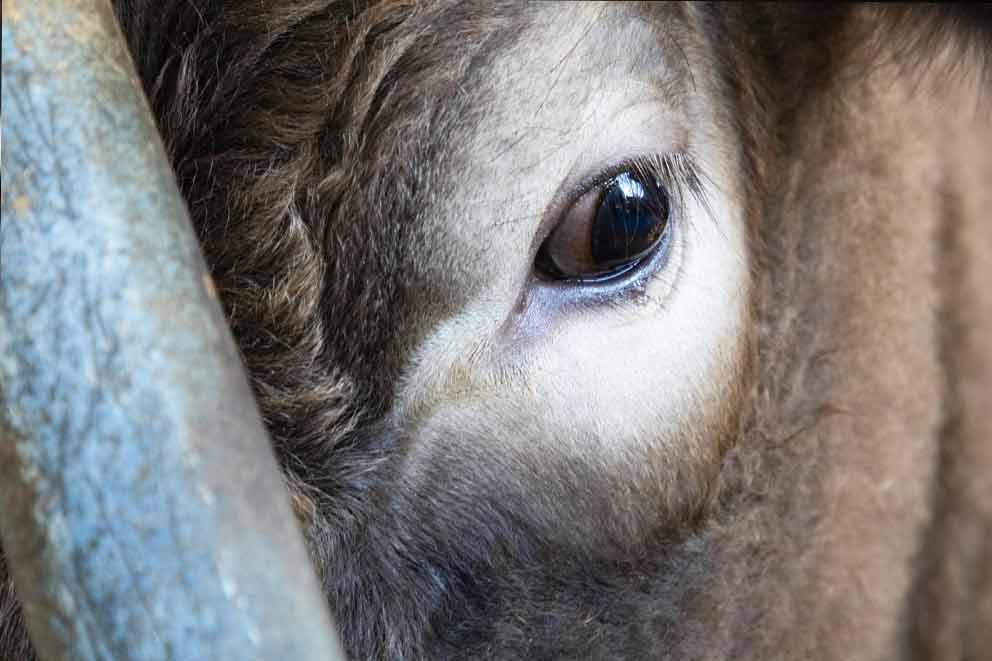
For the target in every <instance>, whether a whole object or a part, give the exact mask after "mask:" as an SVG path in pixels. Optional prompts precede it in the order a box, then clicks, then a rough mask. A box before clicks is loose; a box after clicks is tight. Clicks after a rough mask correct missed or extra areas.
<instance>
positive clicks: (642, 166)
mask: <svg viewBox="0 0 992 661" xmlns="http://www.w3.org/2000/svg"><path fill="white" fill-rule="evenodd" d="M624 172H630V173H633V174H636V175H638V176H639V177H642V178H644V179H654V180H655V181H657V182H658V183H659V184H661V186H662V187H663V188H664V190H665V191H666V192H667V193H668V194H669V195H670V198H671V200H672V202H673V210H674V211H675V215H676V216H678V217H683V216H684V215H685V213H684V211H685V209H686V207H687V204H686V202H687V199H686V197H685V195H686V194H687V193H688V194H690V195H692V197H693V198H695V199H696V201H697V202H698V203H699V204H700V205H701V206H703V208H704V209H706V210H708V209H709V204H708V202H707V198H706V191H705V189H704V188H703V184H702V182H703V176H702V173H701V171H700V170H699V167H698V166H697V165H696V163H695V161H694V160H693V158H692V157H691V156H690V155H689V154H686V153H684V152H671V153H668V154H649V155H643V156H634V157H632V158H628V159H626V160H623V161H620V162H619V163H617V164H616V165H613V166H611V167H609V168H607V169H606V170H604V171H602V172H599V173H597V174H596V175H595V176H594V177H592V178H590V179H587V180H585V181H582V182H580V183H579V184H578V185H576V186H575V187H574V188H573V189H572V190H571V191H570V194H569V195H568V199H569V200H572V201H573V204H574V201H575V200H578V199H580V198H581V197H582V196H583V195H585V194H586V193H588V192H590V191H592V190H593V189H596V188H599V187H601V186H603V185H604V184H606V183H607V182H609V181H611V180H612V179H614V178H615V177H617V176H618V175H620V174H622V173H624Z"/></svg>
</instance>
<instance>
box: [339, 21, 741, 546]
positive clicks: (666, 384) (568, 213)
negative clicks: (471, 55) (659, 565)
mask: <svg viewBox="0 0 992 661" xmlns="http://www.w3.org/2000/svg"><path fill="white" fill-rule="evenodd" d="M529 12H530V14H531V15H530V16H529V17H528V18H529V20H527V21H526V23H524V25H523V27H521V29H520V32H519V34H517V35H515V36H514V39H513V40H512V41H508V42H507V43H506V44H505V47H504V48H503V49H501V50H499V51H498V52H495V53H490V54H487V55H488V57H487V60H486V61H485V62H484V63H482V64H479V65H477V66H476V67H474V68H471V69H470V70H469V71H468V72H466V73H465V80H464V81H463V82H462V85H461V86H460V88H459V93H460V94H463V95H464V97H465V100H464V103H465V104H466V106H467V107H468V108H470V109H471V111H469V112H466V113H465V114H464V115H462V116H460V117H455V118H452V120H451V121H450V123H449V124H447V125H446V126H445V128H446V132H445V134H444V135H443V136H436V137H435V139H436V140H437V141H438V142H439V143H440V145H441V147H440V150H439V151H438V152H437V153H436V154H435V155H433V159H432V160H430V161H428V162H426V163H424V164H423V165H422V166H419V167H423V168H424V169H425V170H429V171H430V172H431V175H430V178H429V184H427V185H429V186H430V187H431V190H432V194H431V195H430V196H427V197H426V199H425V204H424V205H423V206H422V207H420V208H418V210H417V213H416V215H415V216H414V217H412V218H402V217H390V218H383V219H382V221H381V222H390V223H411V224H414V225H415V226H416V227H417V230H416V232H414V233H413V237H412V238H411V240H410V242H409V243H408V244H407V245H406V246H405V250H406V255H405V256H406V257H407V258H408V259H410V260H411V262H414V264H412V265H411V270H413V271H416V272H417V273H418V274H419V278H418V291H417V292H416V294H417V296H418V298H419V300H420V305H421V311H422V312H421V316H420V318H419V319H418V323H419V324H420V325H421V327H423V328H424V332H423V334H422V335H421V336H419V337H418V338H417V339H416V342H413V343H410V344H409V345H408V347H407V351H406V353H405V354H404V356H403V360H402V367H401V369H400V370H399V374H398V378H397V379H396V380H395V381H393V382H392V383H391V384H390V386H391V387H392V398H393V407H392V409H391V411H390V413H389V421H390V424H391V426H390V429H391V430H392V432H391V433H395V434H398V435H399V436H400V437H402V443H403V444H404V446H405V451H406V453H407V459H406V461H405V463H404V466H403V478H404V489H405V490H407V491H408V492H411V493H417V492H419V491H420V490H423V491H424V492H425V495H431V496H434V497H437V498H439V499H440V501H439V505H440V502H445V501H446V498H445V496H444V495H443V494H444V493H445V491H446V489H447V488H448V486H450V487H451V492H452V493H457V494H459V497H460V498H464V495H465V492H466V491H469V492H471V493H472V494H473V496H472V500H474V499H475V498H482V499H488V498H489V497H490V496H497V497H499V498H511V497H512V499H513V501H514V502H516V503H528V504H526V505H521V506H520V507H521V509H522V510H529V509H535V510H539V511H540V514H537V513H535V515H534V518H535V522H540V523H539V524H538V525H539V526H540V527H542V528H550V529H549V530H546V533H547V534H548V535H559V534H561V532H560V530H561V526H560V525H559V523H558V522H559V521H561V520H568V521H570V522H571V526H572V527H573V530H572V531H571V532H572V533H574V534H576V536H577V537H579V538H584V539H585V540H587V541H588V543H590V544H596V543H600V544H602V543H604V542H605V541H607V540H609V542H610V543H612V544H616V545H630V544H636V543H637V542H638V541H639V538H641V537H642V536H643V535H644V534H645V532H646V530H653V529H654V528H655V527H657V525H658V524H659V522H660V521H663V520H664V519H665V518H666V517H668V516H674V515H678V516H682V515H684V514H685V513H686V508H694V507H698V506H699V505H700V504H701V501H702V499H703V498H704V497H705V495H706V494H707V493H708V487H709V484H710V482H711V481H712V479H713V477H714V476H715V474H716V472H717V470H718V467H719V456H720V453H721V447H724V446H725V445H726V443H727V442H728V440H729V439H730V438H731V436H732V434H733V433H734V432H735V422H736V420H737V414H738V412H739V410H740V408H741V401H740V392H741V387H740V386H741V379H742V372H743V365H744V363H745V360H744V357H745V352H746V350H747V347H748V344H747V342H746V337H747V328H748V323H747V321H748V319H747V313H748V307H749V306H748V301H749V292H750V288H749V277H748V257H747V251H748V247H747V242H746V240H745V236H746V231H745V219H744V200H743V198H744V196H745V195H746V194H747V191H748V190H749V187H748V185H747V183H746V182H744V181H742V178H743V176H744V175H743V173H742V167H741V164H740V162H739V159H740V157H739V146H738V139H737V137H736V136H735V135H734V132H733V123H732V122H731V121H730V119H729V118H728V116H727V115H728V113H727V111H726V110H725V108H726V106H727V101H726V99H725V98H724V97H722V96H721V90H720V89H719V87H718V85H717V83H716V82H715V81H714V80H713V76H712V75H711V71H712V69H713V67H714V66H715V64H714V62H713V56H712V54H711V53H708V52H707V50H706V47H705V45H703V44H701V43H700V42H701V41H702V39H701V37H700V36H699V35H698V33H697V32H695V31H694V30H698V27H699V26H693V25H692V23H693V20H694V19H693V17H691V16H688V15H686V14H683V13H682V12H680V11H678V10H677V9H675V8H671V7H669V8H664V9H662V10H661V11H660V12H659V11H657V10H656V11H655V12H653V13H646V12H645V11H644V10H643V8H639V7H636V6H628V5H595V4H589V5H586V4H579V5H571V6H564V7H562V6H538V7H533V8H531V9H530V10H529ZM418 92H419V90H417V88H416V86H415V82H414V81H409V82H407V81H402V80H401V81H398V82H397V91H396V92H395V94H396V95H397V96H402V95H404V94H416V93H418ZM449 102H450V101H449V100H447V99H429V100H424V101H423V102H422V103H420V104H419V105H412V106H411V108H412V109H411V113H410V115H409V117H412V118H413V120H411V121H410V124H411V125H413V126H416V127H417V128H418V129H419V128H420V127H422V126H424V125H426V122H425V121H424V120H423V117H422V116H423V115H428V116H430V114H431V113H435V112H438V108H442V109H443V108H444V106H445V104H447V103H449ZM407 117H408V116H407V115H400V116H398V117H397V118H396V121H397V122H399V121H403V120H405V119H406V118H407ZM387 136H389V134H388V133H385V132H384V135H383V139H391V136H389V137H388V138H387ZM417 138H418V136H416V135H413V136H411V139H417ZM403 167H405V168H416V167H418V163H416V162H410V163H406V164H404V166H403ZM345 217H346V216H345ZM330 231H332V232H333V229H331V230H330ZM401 277H402V276H401ZM383 323H387V324H388V323H389V318H388V312H387V313H386V315H385V316H384V317H383ZM618 494H624V495H623V496H622V497H619V498H618V497H617V496H618ZM457 506H458V504H457V503H455V502H452V503H446V504H445V505H443V506H442V507H444V508H445V509H447V508H449V507H457ZM519 514H520V512H518V515H519Z"/></svg>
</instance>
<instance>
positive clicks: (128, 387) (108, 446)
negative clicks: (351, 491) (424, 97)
mask: <svg viewBox="0 0 992 661" xmlns="http://www.w3.org/2000/svg"><path fill="white" fill-rule="evenodd" d="M2 87H3V97H2V98H3V108H2V110H3V113H2V136H3V137H2V181H3V192H2V198H3V201H2V206H3V222H2V231H0V260H2V261H0V388H2V409H0V411H2V413H0V434H2V436H0V534H2V540H3V548H4V550H5V551H6V553H7V554H8V560H9V562H10V565H11V567H12V571H13V574H14V577H15V581H16V587H17V590H18V592H19V595H20V597H21V599H22V600H23V603H24V606H25V612H26V617H27V621H28V627H29V630H30V632H31V636H32V640H33V642H34V644H35V646H36V648H37V650H38V652H39V653H40V655H41V657H42V658H46V659H60V658H74V659H143V660H151V659H182V660H184V661H186V660H190V659H209V660H211V661H214V660H216V659H238V660H239V661H242V660H248V659H267V660H268V659H275V660H277V661H284V660H285V661H289V660H292V661H302V660H306V659H324V660H326V659H336V658H340V657H339V649H338V643H337V640H336V638H335V635H334V632H333V628H332V626H331V621H330V618H329V616H328V612H327V608H326V605H325V602H324V599H323V597H322V595H321V593H320V591H319V589H318V585H317V582H316V578H315V577H314V575H313V572H312V569H311V566H310V564H309V562H308V559H307V556H306V552H305V549H304V545H303V540H302V537H301V535H300V533H299V531H298V529H297V527H296V524H295V522H294V518H293V515H292V513H291V511H290V507H289V503H288V498H287V496H286V493H285V489H284V487H283V484H282V482H281V479H280V476H279V472H278V469H277V466H276V463H275V461H274V458H273V455H272V452H271V449H270V447H269V444H268V440H267V436H266V434H265V432H264V429H263V427H262V424H261V421H260V419H259V415H258V413H257V410H256V407H255V404H254V400H253V398H252V395H251V392H250V389H249V387H248V384H247V381H246V379H245V376H244V373H243V371H242V368H241V364H240V361H239V357H238V354H237V351H236V348H235V345H234V343H233V341H232V339H231V337H230V334H229V331H228V329H227V325H226V323H225V320H224V318H223V316H222V314H221V310H220V307H219V305H218V302H217V300H216V297H215V294H214V292H213V289H212V287H211V284H210V280H209V277H208V276H207V273H206V270H205V267H204V263H203V260H202V257H201V255H200V252H199V248H198V246H197V244H196V241H195V239H194V236H193V233H192V230H191V226H190V223H189V220H188V217H187V215H186V210H185V207H184V205H183V202H182V200H181V199H180V197H179V193H178V191H177V189H176V186H175V183H174V180H173V175H172V172H171V170H170V168H169V166H168V163H167V161H166V158H165V155H164V152H163V150H162V147H161V144H160V139H159V136H158V133H157V131H156V129H155V126H154V123H153V121H152V118H151V116H150V113H149V111H148V108H147V105H146V103H145V100H144V98H143V96H142V94H141V88H140V85H139V83H138V80H137V78H136V76H135V74H134V71H133V67H132V64H131V62H130V58H129V56H128V53H127V50H126V48H125V45H124V42H123V39H122V37H121V35H120V32H119V28H118V26H117V24H116V22H115V20H114V16H113V13H112V10H111V8H110V6H109V4H108V2H107V1H106V0H43V1H42V0H4V2H3V75H2Z"/></svg>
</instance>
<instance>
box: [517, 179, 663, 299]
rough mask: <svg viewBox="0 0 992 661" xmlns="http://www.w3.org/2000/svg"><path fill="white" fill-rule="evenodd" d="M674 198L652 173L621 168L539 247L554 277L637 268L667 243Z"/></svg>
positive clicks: (607, 275)
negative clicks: (626, 170) (671, 201)
mask: <svg viewBox="0 0 992 661" xmlns="http://www.w3.org/2000/svg"><path fill="white" fill-rule="evenodd" d="M670 214H671V204H670V202H669V196H668V194H667V193H666V192H665V190H664V188H663V187H662V185H661V184H660V183H659V182H657V181H656V180H655V179H654V178H653V177H645V176H642V175H640V174H638V173H635V172H621V173H619V174H617V175H616V176H614V177H612V178H611V179H609V180H608V181H606V182H605V183H604V184H602V185H600V186H598V187H596V188H594V189H593V190H590V191H588V192H586V193H585V194H584V195H583V196H582V197H580V198H579V199H578V200H576V202H575V204H573V205H572V207H571V208H570V209H569V210H568V212H567V213H566V215H565V217H564V218H563V219H562V221H561V222H560V223H559V224H558V226H557V227H555V229H554V230H552V232H551V234H550V235H549V236H548V238H547V239H546V240H545V241H544V244H543V245H542V246H541V248H540V250H539V251H538V253H537V258H536V260H535V262H534V263H535V267H536V268H537V271H538V272H539V273H540V274H541V275H542V276H544V277H546V278H549V279H552V280H572V281H579V282H600V281H603V280H608V279H611V278H615V277H617V276H619V275H621V274H623V273H626V272H627V271H630V270H631V269H633V268H635V267H636V266H637V265H638V264H639V263H640V262H641V261H643V260H644V258H645V257H647V256H648V255H650V254H651V253H652V251H653V250H654V249H655V248H656V247H657V246H659V245H660V244H661V243H663V239H664V238H665V237H666V234H667V231H668V226H669V215H670Z"/></svg>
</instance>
